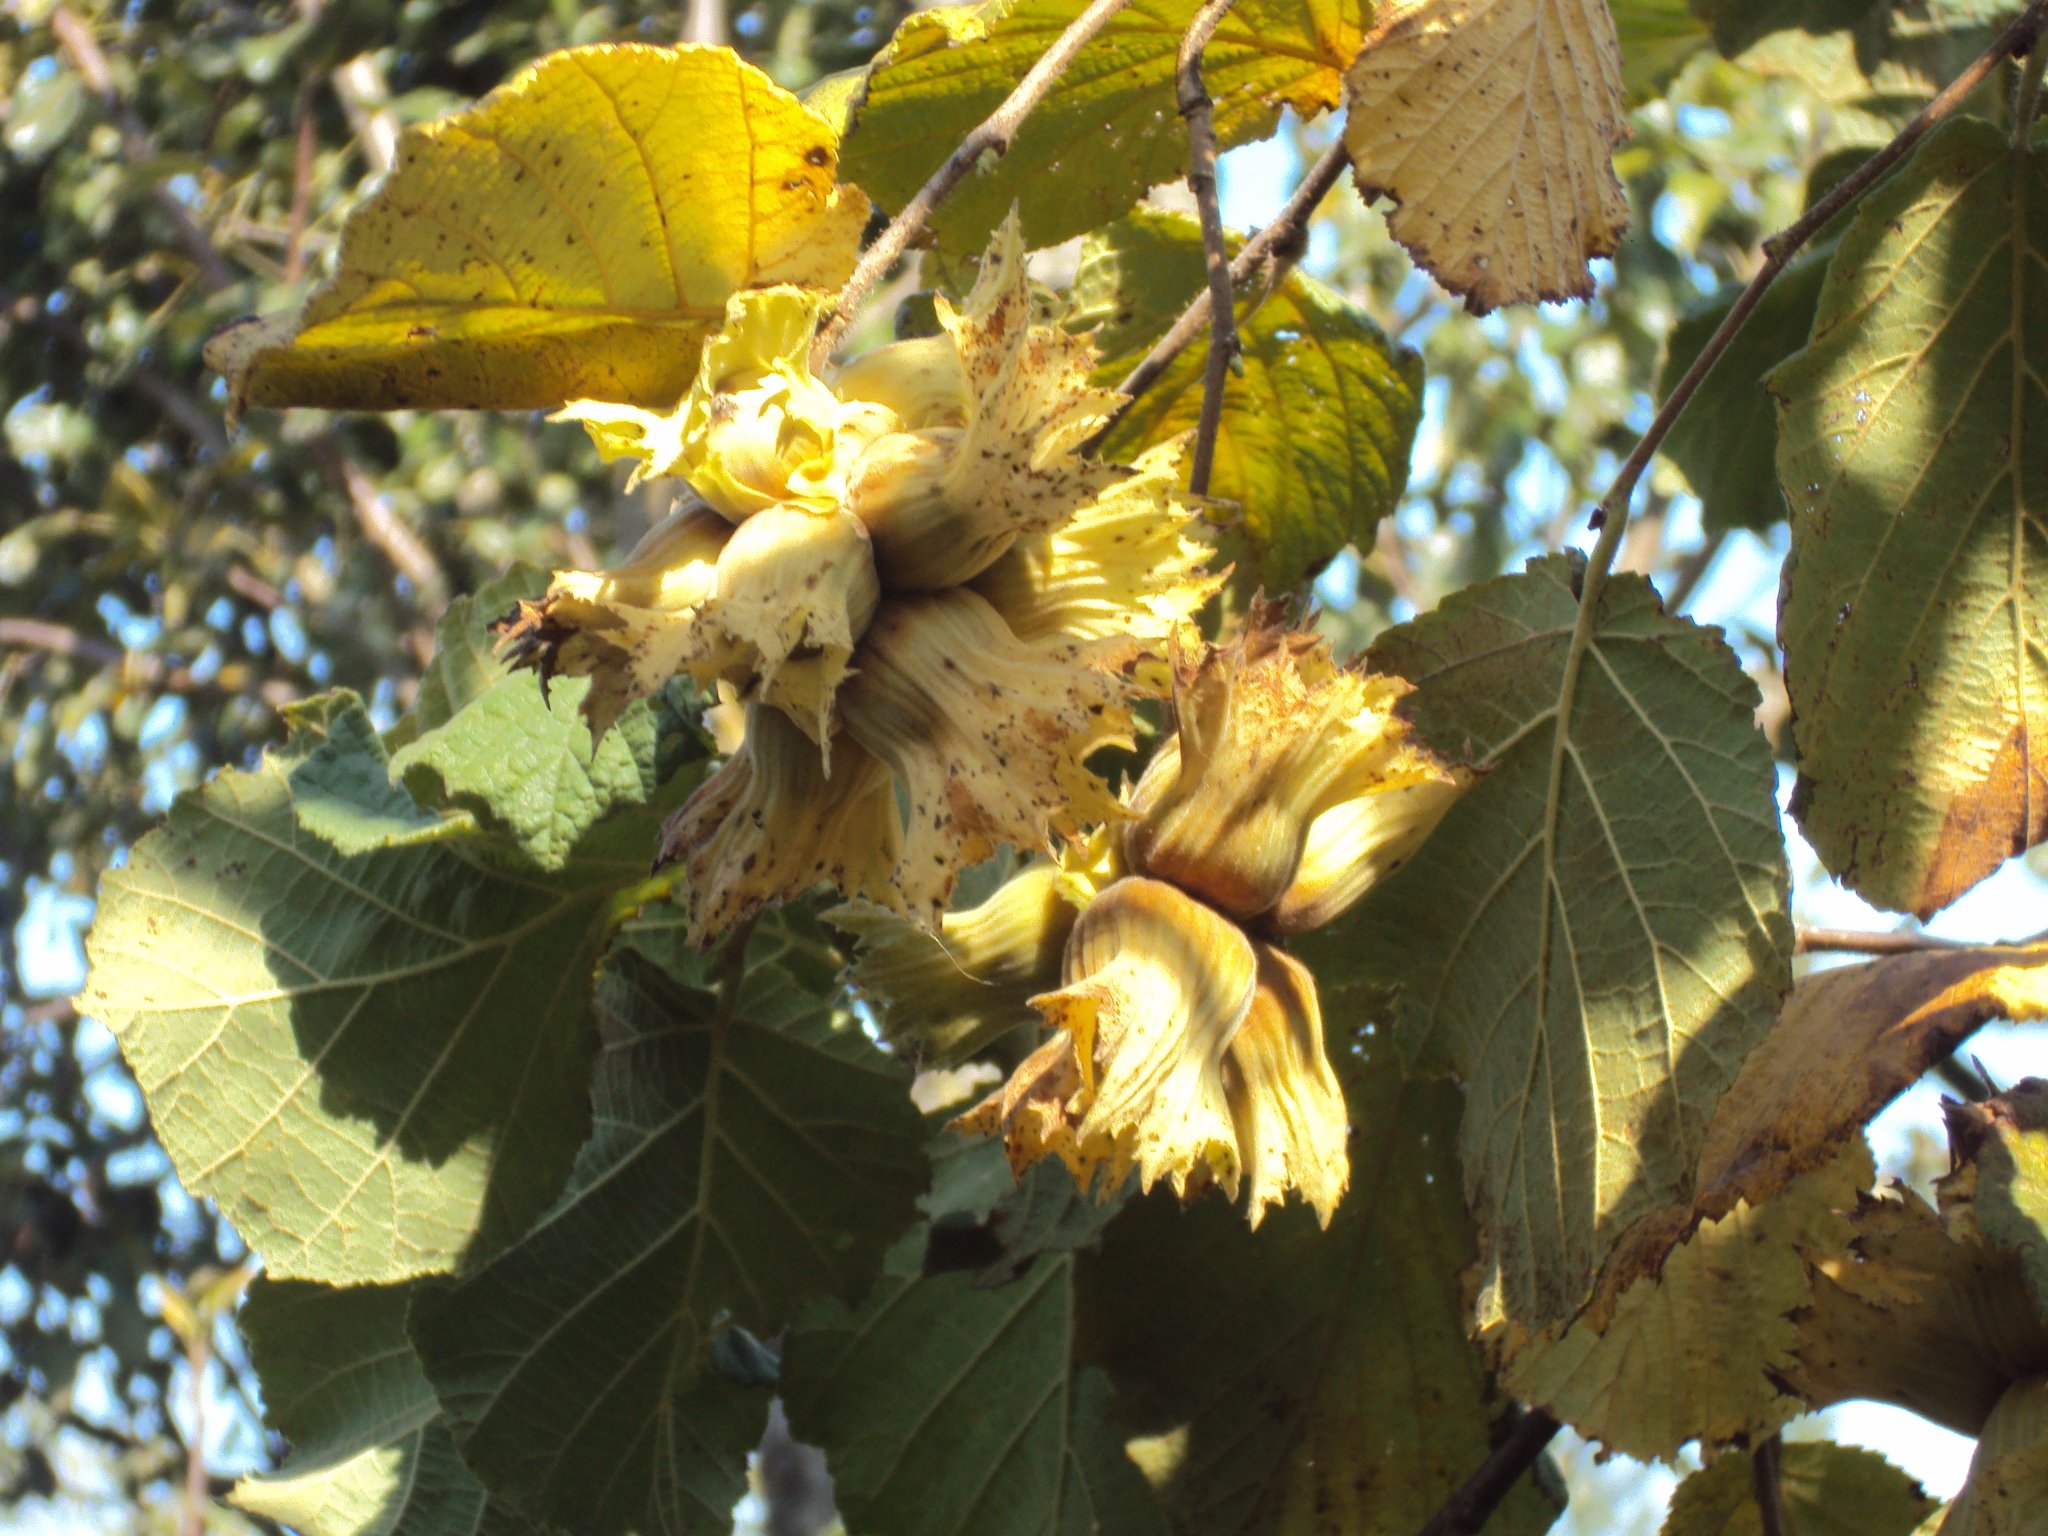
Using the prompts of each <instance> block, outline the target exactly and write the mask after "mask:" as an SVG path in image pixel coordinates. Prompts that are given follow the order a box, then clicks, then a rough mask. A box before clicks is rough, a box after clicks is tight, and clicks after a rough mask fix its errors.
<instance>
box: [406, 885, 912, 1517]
mask: <svg viewBox="0 0 2048 1536" xmlns="http://www.w3.org/2000/svg"><path fill="white" fill-rule="evenodd" d="M682 926H683V925H682V916H681V913H680V912H679V911H677V910H674V909H669V908H663V909H661V910H660V911H659V912H657V913H651V914H649V915H648V916H646V917H643V918H641V919H638V920H636V922H635V923H634V925H633V926H632V927H631V928H629V929H628V930H627V933H628V935H629V942H627V943H625V944H623V945H622V947H621V948H620V949H619V950H618V951H617V952H615V953H614V955H613V956H612V957H611V958H610V959H609V960H608V961H607V962H606V964H605V967H604V969H603V971H602V972H601V973H600V975H599V981H598V1009H599V1016H600V1023H601V1029H602V1033H603V1038H604V1051H603V1054H602V1056H601V1057H600V1060H599V1064H598V1070H597V1075H596V1085H595V1100H596V1124H595V1130H594V1133H593V1135H592V1137H591V1140H590V1142H589V1143H588V1144H587V1145H586V1146H585V1147H584V1149H583V1152H582V1154H581V1155H580V1156H579V1158H578V1159H577V1163H576V1169H575V1172H574V1174H573V1176H572V1177H571V1179H570V1181H569V1187H568V1189H567V1191H566V1192H565V1193H564V1194H563V1196H562V1198H561V1199H560V1201H558V1202H557V1203H556V1205H555V1206H554V1208H553V1209H552V1210H550V1211H549V1212H547V1214H546V1215H544V1216H543V1217H542V1218H541V1219H540V1221H539V1222H538V1223H537V1224H536V1225H535V1226H534V1227H533V1229H532V1231H530V1232H529V1233H528V1234H527V1235H526V1237H525V1238H524V1239H523V1240H522V1241H521V1242H519V1243H518V1244H517V1245H516V1246H514V1247H512V1248H509V1249H507V1250H506V1251H505V1252H503V1253H501V1254H500V1255H498V1256H497V1257H496V1258H495V1259H493V1260H492V1261H491V1262H489V1263H488V1264H486V1265H484V1266H482V1267H481V1268H479V1269H476V1270H475V1271H473V1272H472V1273H470V1274H468V1275H466V1276H465V1277H464V1278H463V1279H461V1280H460V1281H459V1282H458V1283H456V1284H455V1285H454V1286H452V1287H450V1288H449V1289H448V1290H446V1291H444V1292H441V1293H439V1294H437V1295H436V1296H434V1297H431V1298H425V1299H423V1300H422V1303H421V1305H420V1306H419V1307H418V1308H417V1309H415V1313H414V1317H413V1324H412V1332H413V1339H414V1342H415V1344H416V1345H417V1346H418V1348H419V1350H420V1354H421V1357H422V1358H423V1359H424V1360H425V1362H426V1367H427V1374H428V1376H429V1377H430V1378H431V1380H432V1381H433V1383H434V1387H435V1390H436V1391H437V1392H438V1393H439V1395H440V1398H441V1402H442V1404H443V1406H444V1407H445V1408H446V1410H447V1412H448V1413H449V1416H450V1418H451V1419H452V1420H453V1422H454V1424H455V1426H456V1433H457V1438H458V1440H459V1442H460V1444H461V1446H462V1452H463V1456H464V1457H465V1459H467V1460H468V1462H469V1463H470V1464H471V1465H472V1466H473V1467H475V1468H476V1469H477V1471H478V1472H479V1474H480V1475H481V1476H482V1477H483V1478H484V1479H485V1481H486V1482H487V1484H488V1485H489V1486H490V1487H491V1489H492V1490H493V1491H494V1492H495V1493H498V1494H499V1495H501V1496H503V1497H506V1498H509V1499H512V1500H514V1501H515V1502H517V1503H519V1504H520V1505H522V1507H528V1508H531V1509H533V1510H535V1511H536V1512H538V1513H539V1514H541V1515H543V1516H544V1517H545V1518H547V1519H548V1520H550V1521H551V1522H559V1523H561V1524H563V1525H565V1526H568V1527H569V1528H571V1529H573V1530H576V1531H607V1532H609V1531H623V1530H626V1529H628V1528H633V1529H637V1530H640V1531H643V1532H649V1533H652V1532H699V1531H703V1532H717V1533H719V1536H724V1533H726V1532H727V1531H729V1530H730V1528H731V1509H732V1505H733V1503H734V1501H735V1500H737V1499H738V1498H739V1496H740V1494H741V1493H742V1492H744V1490H745V1483H744V1477H743V1471H744V1460H745V1455H746V1452H747V1451H748V1450H749V1449H750V1448H751V1447H752V1446H753V1445H754V1443H755V1442H756V1441H757V1440H758V1439H759V1438H760V1434H761V1428H762V1423H763V1419H764V1415H765V1413H766V1411H767V1400H766V1397H765V1395H764V1394H763V1393H761V1392H760V1391H759V1390H758V1389H757V1388H754V1387H753V1386H752V1385H751V1384H750V1383H739V1382H734V1381H730V1380H727V1379H725V1378H724V1377H722V1376H721V1375H719V1374H718V1372H717V1370H716V1369H715V1367H714V1368H710V1369H707V1366H709V1365H710V1362H711V1360H712V1349H711V1347H712V1343H713V1339H714V1336H715V1335H716V1334H717V1332H718V1331H719V1330H720V1329H722V1328H723V1327H725V1326H727V1325H728V1324H731V1325H736V1326H738V1327H740V1328H744V1329H746V1330H748V1331H749V1332H751V1333H752V1334H754V1335H756V1336H757V1337H765V1336H767V1335H771V1334H773V1333H775V1332H776V1331H778V1330H779V1329H781V1328H782V1327H784V1326H785V1325H786V1324H787V1323H788V1322H789V1320H790V1319H791V1317H792V1316H793V1315H794V1314H795V1312H796V1311H797V1309H798V1308H800V1307H801V1306H802V1305H803V1304H805V1303H807V1302H809V1301H812V1300H814V1299H816V1298H818V1297H821V1296H827V1295H836V1296H856V1295H858V1294H860V1292H861V1291H862V1290H863V1289H864V1288H865V1286H866V1285H867V1284H868V1282H869V1280H870V1279H871V1277H872V1276H873V1274H874V1271H875V1268H876V1267H877V1265H878V1264H879V1262H880V1260H881V1256H882V1253H883V1251H884V1249H885V1248H886V1246H887V1244H888V1243H889V1242H890V1241H891V1240H892V1239H893V1238H895V1237H896V1236H897V1235H898V1234H899V1233H900V1232H901V1231H902V1230H903V1228H904V1227H905V1226H906V1225H907V1224H908V1222H909V1221H910V1219H911V1214H912V1203H913V1202H914V1200H915V1199H916V1196H917V1193H918V1191H919V1190H920V1189H921V1188H923V1187H924V1184H925V1179H926V1164H925V1158H924V1152H923V1127H922V1125H921V1123H920V1120H919V1117H918V1115H917V1113H916V1111H915V1110H914V1109H913V1108H912V1107H911V1103H910V1099H909V1096H908V1093H907V1092H906V1083H905V1080H904V1074H903V1073H902V1071H901V1070H900V1068H899V1067H898V1066H897V1065H896V1064H895V1063H894V1062H892V1061H890V1060H889V1059H888V1058H886V1057H884V1056H882V1055H881V1054H880V1053H879V1052H877V1051H876V1050H875V1049H874V1048H873V1047H872V1046H870V1045H869V1044H868V1043H867V1041H866V1039H865V1038H864V1037H863V1036H862V1035H861V1033H860V1031H859V1030H858V1028H856V1027H855V1026H854V1024H853V1022H852V1020H851V1019H850V1018H849V1017H848V1016H847V1015H846V1014H845V1013H844V1011H843V1010H840V1009H837V1008H835V1007H834V1005H833V1003H832V1002H831V983H832V978H833V976H834V975H835V974H836V963H837V962H836V957H835V956H833V955H832V954H831V953H830V951H829V950H827V949H826V948H825V947H824V946H823V944H822V942H821V941H820V940H819V939H818V938H817V936H816V931H815V929H814V928H810V927H799V926H797V925H796V924H795V921H794V920H792V921H791V922H790V923H789V924H785V925H781V926H778V927H776V928H774V929H769V928H763V929H762V930H761V931H760V932H758V933H757V934H756V936H755V938H754V941H753V946H752V950H751V953H750V959H751V962H752V963H751V965H750V966H749V968H748V970H747V972H746V980H745V985H744V987H743V988H742V990H741V993H740V996H739V997H738V999H737V1001H735V1002H733V1003H731V1004H730V1006H727V1005H725V1004H723V1003H722V1002H721V999H720V997H719V995H718V994H717V992H716V991H715V990H714V985H715V983H714V976H713V962H712V961H710V960H707V959H705V958H704V957H701V956H698V955H696V954H694V953H693V952H691V951H689V950H687V949H686V948H685V947H684V944H683V940H682ZM799 976H802V977H803V978H804V979H803V980H801V981H800V980H799V979H798V978H799Z"/></svg>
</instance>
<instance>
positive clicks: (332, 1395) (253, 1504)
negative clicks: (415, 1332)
mask: <svg viewBox="0 0 2048 1536" xmlns="http://www.w3.org/2000/svg"><path fill="white" fill-rule="evenodd" d="M417 1289H418V1287H417V1286H415V1285H397V1286H374V1287H373V1286H363V1287H352V1288H348V1289H336V1288H334V1287H331V1286H324V1285H309V1284H306V1283H304V1282H301V1281H283V1282H279V1281H274V1280H269V1279H259V1280H258V1281H257V1282H256V1283H255V1284H254V1285H253V1286H251V1287H250V1290H249V1300H248V1302H247V1304H246V1305H245V1306H244V1307H243V1309H242V1313H241V1317H240V1319H239V1321H240V1323H241V1327H242V1332H243V1334H244V1336H245V1337H246V1338H247V1339H248V1341H249V1351H250V1355H251V1357H252V1359H253V1360H254V1363H255V1365H256V1369H257V1372H258V1374H259V1375H260V1376H261V1378H262V1381H263V1399H264V1407H265V1414H266V1417H267V1418H268V1420H269V1422H270V1424H271V1426H272V1427H273V1428H275V1429H277V1430H278V1431H279V1432H280V1433H282V1434H283V1435H284V1437H285V1438H286V1439H287V1440H288V1441H290V1442H291V1447H292V1453H291V1456H290V1457H289V1458H288V1459H287V1460H286V1462H285V1464H284V1465H283V1466H282V1467H280V1468H279V1469H278V1470H277V1471H276V1472H272V1473H266V1474H262V1475H259V1476H253V1477H246V1478H244V1479H242V1481H241V1482H240V1483H238V1484H236V1486H235V1490H234V1493H233V1494H232V1495H231V1496H230V1497H231V1499H232V1501H233V1503H234V1504H235V1505H236V1507H237V1508H240V1509H245V1510H247V1511H249V1512H250V1513H251V1514H257V1515H264V1516H267V1517H269V1518H270V1519H272V1520H276V1521H278V1522H279V1523H281V1524H286V1525H290V1526H291V1527H292V1528H293V1529H295V1530H299V1531H302V1532H304V1533H306V1536H365V1533H372V1532H374V1533H376V1536H484V1533H485V1532H486V1531H488V1532H490V1533H491V1536H508V1533H513V1532H520V1531H525V1530H528V1529H530V1527H529V1526H528V1524H527V1522H525V1521H524V1520H521V1519H519V1518H518V1517H516V1516H514V1515H513V1514H512V1513H511V1512H510V1511H508V1510H506V1509H504V1508H503V1507H501V1506H498V1505H496V1504H494V1503H492V1502H491V1501H490V1500H489V1499H488V1498H487V1496H486V1495H485V1493H484V1489H483V1485H482V1484H481V1483H479V1482H478V1481H477V1480H476V1478H475V1477H474V1476H472V1475H471V1473H470V1471H469V1469H468V1468H467V1467H465V1466H464V1465H463V1464H462V1458H461V1457H460V1456H458V1455H457V1454H456V1451H455V1439H454V1436H453V1435H452V1434H450V1433H449V1430H448V1425H447V1422H446V1421H445V1420H444V1419H443V1418H442V1417H441V1411H440V1404H439V1403H438V1402H436V1401H435V1400H434V1393H433V1389H432V1388H431V1387H429V1386H428V1385H427V1378H426V1373H425V1372H423V1371H422V1370H421V1369H420V1364H419V1360H418V1358H417V1357H416V1356H415V1355H414V1354H413V1352H412V1346H411V1345H410V1344H408V1343H407V1342H406V1337H405V1315H406V1309H407V1307H409V1306H410V1305H411V1303H412V1298H413V1295H414V1293H415V1292H416V1291H417Z"/></svg>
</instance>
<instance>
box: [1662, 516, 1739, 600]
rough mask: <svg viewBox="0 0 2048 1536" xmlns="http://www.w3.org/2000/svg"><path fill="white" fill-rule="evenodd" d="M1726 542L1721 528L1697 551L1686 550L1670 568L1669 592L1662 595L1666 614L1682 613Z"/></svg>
mask: <svg viewBox="0 0 2048 1536" xmlns="http://www.w3.org/2000/svg"><path fill="white" fill-rule="evenodd" d="M1727 542H1728V530H1727V529H1726V528H1723V529H1722V530H1721V531H1720V532H1719V533H1716V534H1714V535H1713V536H1712V537H1710V538H1709V539H1708V540H1707V541H1706V543H1704V544H1702V545H1700V547H1699V548H1698V549H1693V550H1688V551H1687V552H1686V553H1685V554H1683V555H1681V556H1680V557H1679V560H1678V564H1677V565H1676V566H1674V567H1673V568H1672V572H1671V583H1670V590H1669V591H1668V592H1666V593H1665V594H1664V611H1665V612H1666V613H1683V612H1684V611H1685V605H1686V604H1687V603H1688V602H1690V601H1691V600H1692V595H1693V592H1694V591H1695V590H1696V589H1697V588H1698V587H1699V584H1700V581H1701V580H1702V578H1704V577H1705V576H1706V574H1707V572H1708V571H1710V570H1712V569H1713V567H1714V562H1715V561H1716V560H1718V559H1719V558H1720V557H1721V550H1722V547H1723V546H1724V545H1726V544H1727Z"/></svg>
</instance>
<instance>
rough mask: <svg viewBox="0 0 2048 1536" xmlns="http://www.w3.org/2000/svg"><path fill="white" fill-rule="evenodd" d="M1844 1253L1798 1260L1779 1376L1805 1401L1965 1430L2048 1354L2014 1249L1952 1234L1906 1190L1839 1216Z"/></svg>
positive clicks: (2046, 1333)
mask: <svg viewBox="0 0 2048 1536" xmlns="http://www.w3.org/2000/svg"><path fill="white" fill-rule="evenodd" d="M1847 1214H1848V1217H1849V1221H1850V1225H1851V1226H1852V1227H1853V1228H1854V1231H1855V1236H1854V1239H1853V1241H1852V1242H1851V1244H1850V1246H1849V1249H1848V1251H1847V1252H1846V1253H1840V1254H1833V1255H1826V1256H1815V1255H1809V1256H1808V1266H1809V1268H1810V1269H1811V1270H1812V1271H1813V1290H1812V1301H1811V1302H1810V1304H1809V1305H1808V1306H1806V1307H1805V1308H1804V1309H1802V1310H1801V1311H1800V1313H1799V1314H1798V1316H1797V1317H1796V1319H1795V1321H1796V1322H1797V1324H1798V1330H1799V1343H1798V1348H1797V1351H1796V1355H1797V1358H1796V1359H1795V1360H1794V1362H1793V1363H1792V1364H1791V1365H1789V1366H1786V1367H1785V1368H1784V1370H1783V1371H1782V1373H1781V1375H1782V1378H1783V1380H1784V1383H1785V1386H1786V1389H1787V1390H1788V1391H1791V1392H1793V1393H1796V1394H1797V1395H1798V1396H1799V1397H1800V1398H1801V1399H1803V1400H1804V1401H1805V1403H1806V1405H1807V1406H1808V1407H1810V1408H1826V1407H1829V1406H1831V1405H1833V1404H1835V1403H1842V1402H1849V1401H1851V1400H1853V1399H1857V1398H1868V1399H1871V1400H1872V1401H1875V1402H1881V1403H1892V1404H1895V1405H1897V1406H1898V1407H1901V1408H1906V1409H1910V1410H1911V1411H1912V1412H1914V1413H1917V1414H1919V1415H1920V1416H1921V1417H1922V1418H1925V1419H1931V1420H1933V1421H1934V1422H1935V1423H1937V1424H1943V1425H1946V1426H1947V1427H1948V1428H1950V1429H1953V1430H1955V1431H1956V1432H1957V1433H1958V1434H1965V1435H1974V1434H1978V1433H1980V1432H1981V1431H1982V1430H1983V1429H1984V1423H1985V1420H1986V1419H1988V1418H1989V1417H1990V1416H1991V1413H1992V1410H1993V1409H1994V1408H1995V1407H1996V1406H1997V1405H1998V1401H1999V1398H2000V1397H2001V1396H2002V1395H2003V1394H2004V1393H2005V1391H2006V1389H2007V1388H2008V1387H2009V1386H2010V1385H2011V1384H2012V1383H2013V1382H2014V1381H2017V1380H2019V1379H2021V1378H2022V1377H2025V1376H2029V1375H2033V1374H2037V1373H2038V1372H2039V1371H2040V1370H2041V1368H2042V1364H2043V1362H2044V1361H2048V1323H2044V1322H2043V1320H2042V1318H2041V1314H2040V1311H2039V1310H2038V1308H2036V1306H2035V1305H2034V1298H2033V1295H2032V1293H2031V1292H2029V1291H2028V1289H2027V1282H2026V1277H2025V1276H2024V1274H2022V1272H2021V1265H2020V1260H2019V1257H2018V1255H2016V1254H2013V1253H2010V1252H2008V1251H2006V1250H2004V1249H2001V1248H1998V1247H1996V1246H1994V1245H1991V1244H1988V1243H1982V1242H1978V1241H1976V1240H1975V1239H1969V1238H1964V1239H1959V1238H1957V1237H1956V1236H1955V1235H1954V1234H1953V1233H1951V1232H1950V1231H1949V1230H1948V1229H1947V1227H1946V1226H1945V1225H1944V1217H1943V1216H1942V1215H1938V1214H1936V1212H1935V1211H1934V1210H1933V1209H1932V1208H1931V1207H1930V1206H1929V1205H1928V1204H1927V1203H1926V1202H1925V1201H1924V1200H1922V1199H1921V1198H1920V1197H1919V1196H1918V1195H1916V1194H1914V1193H1912V1192H1911V1191H1910V1190H1905V1191H1899V1192H1897V1193H1896V1195H1895V1196H1887V1197H1885V1198H1875V1197H1866V1198H1865V1199H1863V1200H1862V1201H1860V1202H1859V1203H1858V1205H1857V1207H1856V1209H1855V1210H1853V1211H1851V1212H1848V1213H1847Z"/></svg>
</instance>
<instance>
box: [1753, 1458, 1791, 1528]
mask: <svg viewBox="0 0 2048 1536" xmlns="http://www.w3.org/2000/svg"><path fill="white" fill-rule="evenodd" d="M1784 1450H1785V1445H1784V1442H1783V1441H1782V1440H1780V1439H1779V1438H1778V1437H1777V1436H1776V1435H1773V1436H1771V1438H1770V1439H1768V1440H1766V1441H1764V1443H1763V1444H1762V1445H1759V1446H1758V1447H1757V1448H1756V1449H1755V1450H1753V1451H1751V1452H1750V1453H1749V1487H1750V1491H1751V1492H1752V1493H1753V1494H1755V1496H1756V1512H1757V1518H1758V1521H1759V1522H1760V1523H1761V1524H1762V1526H1763V1536H1785V1490H1784V1488H1783V1486H1782V1481H1783V1479H1782V1473H1783V1470H1784Z"/></svg>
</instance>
